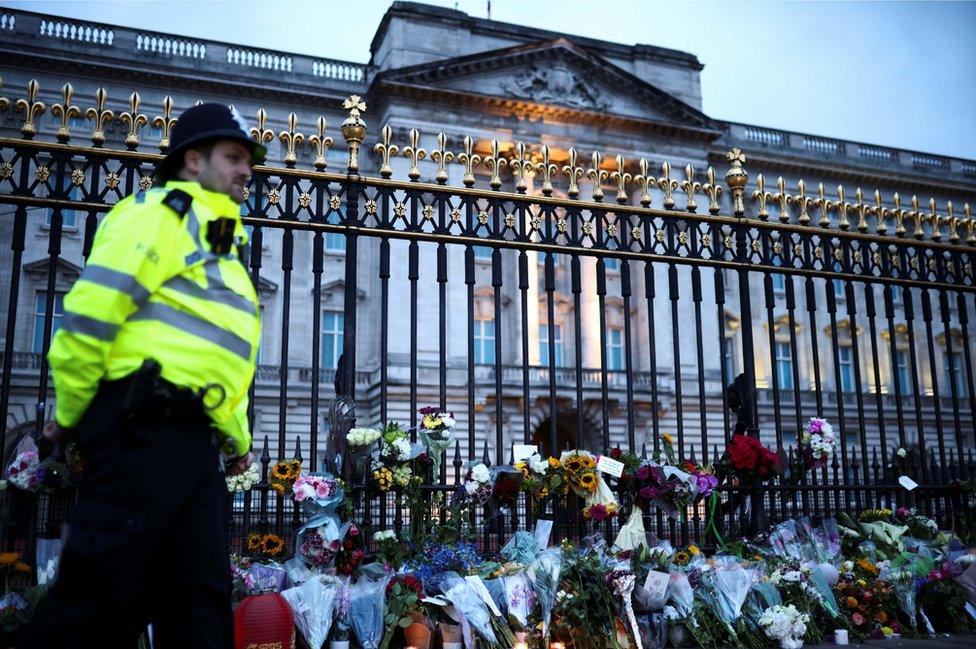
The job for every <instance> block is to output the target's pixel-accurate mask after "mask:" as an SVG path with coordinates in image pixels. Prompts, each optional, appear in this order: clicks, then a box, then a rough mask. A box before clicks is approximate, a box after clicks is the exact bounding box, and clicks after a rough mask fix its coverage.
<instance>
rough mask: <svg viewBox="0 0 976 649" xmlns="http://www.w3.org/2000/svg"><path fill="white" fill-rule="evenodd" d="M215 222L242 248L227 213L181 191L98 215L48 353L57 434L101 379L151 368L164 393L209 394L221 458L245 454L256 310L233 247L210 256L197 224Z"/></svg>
mask: <svg viewBox="0 0 976 649" xmlns="http://www.w3.org/2000/svg"><path fill="white" fill-rule="evenodd" d="M173 190H181V191H182V192H185V194H179V193H176V194H174V193H173ZM187 194H188V195H189V197H190V198H192V201H187V200H185V199H186V195H187ZM177 198H182V199H184V200H182V201H179V200H175V199H177ZM181 211H183V212H185V213H184V214H182V215H181V214H180V212H181ZM221 217H224V218H229V219H233V221H234V239H235V241H236V242H237V243H238V244H243V243H245V242H246V241H247V233H246V231H245V230H244V227H243V225H242V224H241V220H240V207H239V205H238V204H237V203H235V202H234V201H232V200H231V199H230V197H228V196H227V195H225V194H219V193H216V192H211V191H208V190H205V189H203V188H202V187H201V186H200V185H199V184H197V183H193V182H184V181H170V182H169V183H167V184H166V186H165V187H162V188H158V189H152V190H150V191H142V192H139V193H137V194H134V195H132V196H129V197H127V198H125V199H124V200H122V201H121V202H119V203H118V204H117V205H116V206H115V207H114V208H113V209H112V210H111V211H110V212H109V213H108V214H107V215H106V216H105V218H104V220H103V221H102V223H101V224H100V225H99V227H98V230H97V231H96V233H95V238H94V241H93V244H92V250H91V254H90V256H89V257H88V262H87V265H86V267H85V270H84V272H83V273H82V274H81V277H80V278H79V279H78V281H77V283H76V284H75V285H74V286H73V287H72V289H71V291H70V292H69V293H68V294H67V295H66V296H65V298H64V316H63V318H62V320H61V328H60V329H59V330H58V332H57V334H56V335H55V336H54V340H53V341H52V342H51V348H50V351H49V352H48V360H49V362H50V364H51V370H52V372H53V375H54V389H55V395H56V397H57V403H56V407H55V417H56V419H57V422H58V424H59V425H60V426H62V427H65V428H71V427H73V426H75V425H76V424H77V423H78V421H79V420H80V419H81V417H82V415H83V414H84V412H85V410H86V409H87V407H88V405H89V403H90V402H91V400H92V399H93V398H94V396H95V393H96V392H97V391H98V385H99V382H100V381H101V380H102V379H106V380H115V379H120V378H122V377H124V376H126V375H128V374H131V373H132V372H134V371H135V370H137V369H139V368H140V367H141V366H142V363H143V361H144V360H146V359H148V358H152V359H155V360H156V361H158V362H159V363H160V365H162V377H163V378H164V379H166V380H167V381H169V382H171V383H173V384H175V385H178V386H185V387H188V388H192V389H197V390H199V389H203V388H205V387H207V386H210V389H209V391H207V393H206V399H205V403H206V404H207V405H208V406H209V407H210V409H209V410H208V412H209V414H210V417H211V418H212V419H213V421H214V423H215V425H216V428H217V430H218V431H219V432H220V433H221V434H222V436H223V438H224V444H223V446H222V450H223V451H224V453H226V454H227V455H233V456H241V455H243V454H244V453H246V452H247V451H248V450H249V449H250V444H251V435H250V430H249V428H248V422H247V392H248V388H249V387H250V384H251V381H252V380H253V378H254V369H255V362H256V359H257V351H258V345H259V341H260V336H261V322H260V311H259V308H258V299H257V294H256V293H255V291H254V285H253V284H252V283H251V278H250V277H249V275H248V272H247V269H246V268H245V267H244V265H243V263H241V261H240V259H239V258H238V256H237V248H236V246H231V250H230V252H229V253H227V254H223V255H218V254H216V253H214V252H212V248H211V245H210V243H209V242H208V241H207V232H208V230H207V225H208V223H210V222H211V221H213V220H215V219H218V218H221ZM215 386H219V388H218V387H215ZM221 392H222V396H223V399H222V401H220V403H219V405H216V402H217V401H218V400H219V399H220V396H221Z"/></svg>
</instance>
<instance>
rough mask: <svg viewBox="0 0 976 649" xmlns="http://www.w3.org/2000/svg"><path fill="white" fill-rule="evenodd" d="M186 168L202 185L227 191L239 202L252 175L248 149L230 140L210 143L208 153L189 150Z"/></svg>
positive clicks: (242, 198)
mask: <svg viewBox="0 0 976 649" xmlns="http://www.w3.org/2000/svg"><path fill="white" fill-rule="evenodd" d="M194 158H195V159H194ZM186 168H187V170H188V171H190V172H191V174H192V175H194V176H195V178H194V180H196V181H197V182H198V183H200V185H201V186H202V187H203V188H204V189H209V190H210V191H214V192H220V193H222V194H227V195H228V196H230V197H231V198H232V199H233V200H234V201H236V202H238V203H240V202H242V201H243V200H244V186H245V185H246V184H247V180H248V178H250V177H251V152H250V151H248V149H247V147H245V146H244V145H243V144H240V143H238V142H234V141H233V140H220V141H218V142H216V143H215V144H214V145H213V149H212V150H211V152H210V156H209V157H204V156H202V155H199V154H197V155H196V156H193V155H190V154H188V155H187V158H186ZM194 172H195V173H194Z"/></svg>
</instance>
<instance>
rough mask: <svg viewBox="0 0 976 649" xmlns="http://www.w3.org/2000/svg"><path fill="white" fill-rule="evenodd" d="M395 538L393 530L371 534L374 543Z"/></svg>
mask: <svg viewBox="0 0 976 649" xmlns="http://www.w3.org/2000/svg"><path fill="white" fill-rule="evenodd" d="M395 539H396V534H394V532H393V530H382V531H380V532H376V533H374V534H373V541H374V542H376V543H382V542H383V541H393V540H395Z"/></svg>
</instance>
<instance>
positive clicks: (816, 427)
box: [807, 417, 827, 435]
mask: <svg viewBox="0 0 976 649" xmlns="http://www.w3.org/2000/svg"><path fill="white" fill-rule="evenodd" d="M825 423H827V422H826V421H824V420H823V419H820V418H819V417H812V418H811V419H810V424H809V425H808V426H807V431H809V432H810V433H811V434H814V435H815V434H817V433H819V432H820V431H821V430H822V429H823V425H824V424H825Z"/></svg>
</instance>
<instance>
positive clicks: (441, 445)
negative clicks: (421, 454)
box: [417, 406, 457, 476]
mask: <svg viewBox="0 0 976 649" xmlns="http://www.w3.org/2000/svg"><path fill="white" fill-rule="evenodd" d="M420 417H421V419H420V426H419V427H418V428H417V433H418V434H419V435H420V440H421V441H422V442H423V443H424V446H426V447H427V452H428V453H429V454H430V458H431V460H432V461H433V463H434V475H435V476H437V475H440V472H441V458H442V457H443V456H444V451H446V450H447V449H448V448H450V446H451V444H452V443H454V426H455V425H456V424H457V421H456V420H455V419H454V413H453V412H440V411H439V410H438V409H437V408H434V407H432V406H428V407H426V408H421V409H420Z"/></svg>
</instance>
